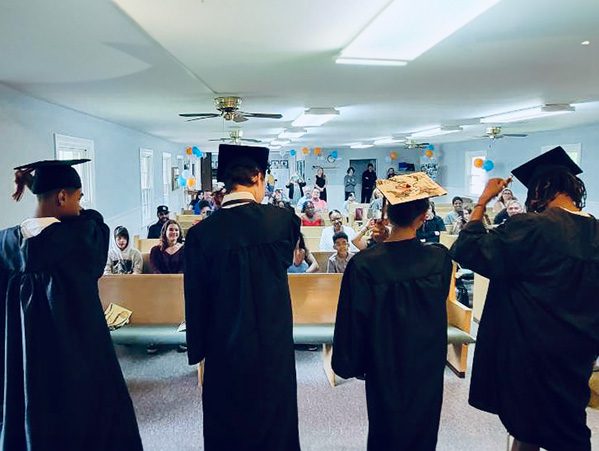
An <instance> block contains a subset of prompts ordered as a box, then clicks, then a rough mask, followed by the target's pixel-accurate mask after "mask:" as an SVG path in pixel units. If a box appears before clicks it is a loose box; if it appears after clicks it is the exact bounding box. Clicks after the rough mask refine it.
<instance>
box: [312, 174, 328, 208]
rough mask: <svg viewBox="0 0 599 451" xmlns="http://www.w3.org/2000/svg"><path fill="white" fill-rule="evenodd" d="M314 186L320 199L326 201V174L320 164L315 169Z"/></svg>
mask: <svg viewBox="0 0 599 451" xmlns="http://www.w3.org/2000/svg"><path fill="white" fill-rule="evenodd" d="M315 184H316V188H318V191H320V199H321V200H324V201H325V202H326V201H327V176H326V175H325V173H324V169H323V168H322V166H319V167H318V168H317V169H316V181H315Z"/></svg>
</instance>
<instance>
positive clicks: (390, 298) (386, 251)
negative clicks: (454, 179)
mask: <svg viewBox="0 0 599 451" xmlns="http://www.w3.org/2000/svg"><path fill="white" fill-rule="evenodd" d="M377 187H378V189H379V190H380V191H381V192H382V193H383V196H384V197H385V199H386V201H387V202H388V203H389V204H390V206H389V208H388V209H387V214H388V217H389V220H390V222H391V233H390V234H389V236H388V238H387V239H386V240H385V241H384V242H382V243H379V244H377V245H376V246H374V247H371V248H369V249H366V250H363V251H361V252H360V253H358V254H357V255H355V256H354V257H353V258H352V259H351V260H350V261H349V263H348V264H347V268H346V269H345V273H344V274H343V281H342V283H341V293H340V295H339V305H338V307H337V319H336V323H335V336H334V344H333V349H334V352H333V359H332V365H333V370H334V371H335V373H336V374H338V375H339V376H341V377H344V378H350V377H358V378H362V379H365V381H366V404H367V407H368V422H369V427H368V449H369V450H371V451H372V450H419V451H433V450H434V449H435V447H436V443H437V433H438V429H439V421H440V416H441V403H442V400H443V372H444V368H445V359H446V356H447V310H446V309H447V307H446V300H447V295H448V293H449V285H450V279H451V271H452V263H451V258H450V257H449V253H448V251H447V249H446V248H445V247H444V246H442V245H440V244H430V245H424V244H423V243H421V242H420V240H418V238H417V237H416V231H417V230H418V229H419V228H420V226H421V225H422V223H423V222H424V219H425V216H426V213H427V211H428V208H429V200H428V198H429V197H433V196H441V195H444V194H446V192H445V190H443V189H442V188H441V187H440V186H439V185H437V184H436V183H435V182H434V181H433V180H431V179H430V178H429V177H428V176H427V175H426V174H424V173H422V172H420V173H414V174H410V175H402V176H396V177H393V178H392V179H390V180H378V181H377ZM383 213H385V210H384V209H383ZM383 220H384V219H383Z"/></svg>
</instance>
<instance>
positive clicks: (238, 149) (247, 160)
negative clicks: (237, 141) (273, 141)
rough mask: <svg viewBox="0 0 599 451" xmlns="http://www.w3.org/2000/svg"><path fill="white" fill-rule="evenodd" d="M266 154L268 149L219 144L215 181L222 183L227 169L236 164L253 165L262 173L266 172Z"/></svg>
mask: <svg viewBox="0 0 599 451" xmlns="http://www.w3.org/2000/svg"><path fill="white" fill-rule="evenodd" d="M268 153H269V150H268V147H257V146H237V145H233V144H221V145H219V146H218V171H217V173H216V179H217V180H218V181H220V182H224V181H225V180H224V178H225V173H226V172H227V169H228V168H230V167H231V166H235V165H237V164H240V165H248V164H249V165H254V166H257V167H258V168H259V169H260V170H261V171H262V172H266V169H268Z"/></svg>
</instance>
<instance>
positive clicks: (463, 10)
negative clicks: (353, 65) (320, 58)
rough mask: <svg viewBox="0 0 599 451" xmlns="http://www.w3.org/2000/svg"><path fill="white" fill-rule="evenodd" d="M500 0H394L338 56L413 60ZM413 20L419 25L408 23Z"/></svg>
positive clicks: (364, 58) (398, 60)
mask: <svg viewBox="0 0 599 451" xmlns="http://www.w3.org/2000/svg"><path fill="white" fill-rule="evenodd" d="M499 1H500V0H455V1H444V2H442V1H438V0H418V1H409V2H408V1H392V2H390V3H389V5H388V6H387V7H385V8H384V9H383V10H382V11H381V12H380V13H379V14H378V16H376V17H375V18H374V19H373V20H371V21H370V23H369V24H368V25H367V26H366V28H364V29H363V30H362V31H361V32H360V33H359V34H358V35H357V36H356V38H355V39H354V40H353V41H352V42H350V43H349V44H348V45H347V46H346V47H345V48H344V49H343V50H342V51H341V55H339V56H340V57H341V58H354V59H363V60H386V61H396V62H404V63H405V62H406V61H412V60H414V59H416V58H418V57H419V56H420V55H422V54H423V53H424V52H426V51H427V50H429V49H430V48H432V47H434V46H435V45H437V44H438V43H439V42H441V41H443V40H444V39H445V38H447V37H448V36H450V35H452V34H453V33H455V32H456V31H457V30H459V29H460V28H462V27H464V26H465V25H466V24H468V23H469V22H471V21H472V20H474V19H475V18H476V17H478V16H479V15H481V14H482V13H484V12H485V11H487V10H488V9H489V8H491V7H492V6H493V5H495V4H496V3H498V2H499ZM410 24H419V26H408V25H410ZM420 24H422V25H420ZM424 24H425V25H424Z"/></svg>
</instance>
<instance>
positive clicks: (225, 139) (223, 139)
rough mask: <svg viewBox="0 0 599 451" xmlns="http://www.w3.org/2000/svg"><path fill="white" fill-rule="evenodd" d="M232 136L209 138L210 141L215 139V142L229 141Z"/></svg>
mask: <svg viewBox="0 0 599 451" xmlns="http://www.w3.org/2000/svg"><path fill="white" fill-rule="evenodd" d="M229 140H230V138H217V139H209V140H208V141H215V142H223V143H224V142H227V141H229Z"/></svg>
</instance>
